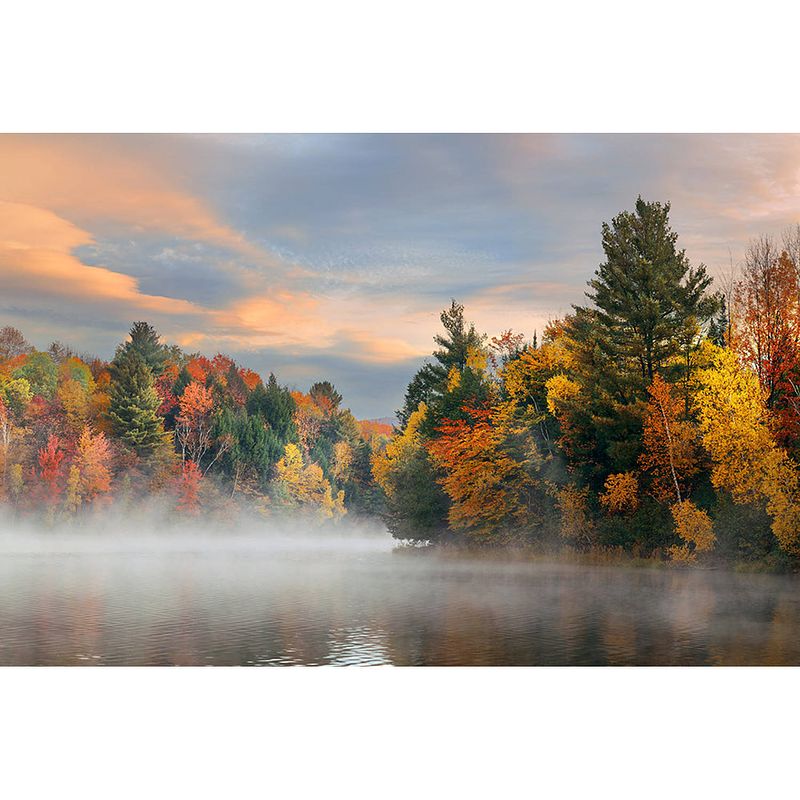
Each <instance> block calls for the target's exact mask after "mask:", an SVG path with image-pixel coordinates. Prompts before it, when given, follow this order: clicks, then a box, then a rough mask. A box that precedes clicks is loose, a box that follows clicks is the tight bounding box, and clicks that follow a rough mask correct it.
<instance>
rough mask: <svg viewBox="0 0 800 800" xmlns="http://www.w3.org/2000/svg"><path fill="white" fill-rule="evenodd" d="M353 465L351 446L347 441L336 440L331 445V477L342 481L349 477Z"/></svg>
mask: <svg viewBox="0 0 800 800" xmlns="http://www.w3.org/2000/svg"><path fill="white" fill-rule="evenodd" d="M352 467H353V447H352V446H351V445H350V443H349V442H345V441H340V442H336V444H335V445H334V446H333V468H332V473H333V477H334V478H335V479H336V480H337V481H339V482H340V483H344V482H345V481H346V480H347V479H348V478H349V477H350V471H351V469H352Z"/></svg>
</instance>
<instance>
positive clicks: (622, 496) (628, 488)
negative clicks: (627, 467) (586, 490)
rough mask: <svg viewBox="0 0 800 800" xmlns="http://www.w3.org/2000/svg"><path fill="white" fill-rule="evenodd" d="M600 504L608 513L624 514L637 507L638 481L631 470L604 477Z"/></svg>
mask: <svg viewBox="0 0 800 800" xmlns="http://www.w3.org/2000/svg"><path fill="white" fill-rule="evenodd" d="M599 500H600V505H601V506H602V507H603V508H604V509H605V510H606V511H607V512H608V513H609V514H625V513H627V512H631V511H636V509H637V508H638V507H639V481H638V479H637V477H636V475H635V474H634V473H633V472H617V473H614V474H613V475H609V476H608V478H606V484H605V487H604V491H603V493H602V494H601V495H600V497H599Z"/></svg>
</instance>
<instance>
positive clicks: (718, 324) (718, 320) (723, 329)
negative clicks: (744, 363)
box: [708, 295, 730, 347]
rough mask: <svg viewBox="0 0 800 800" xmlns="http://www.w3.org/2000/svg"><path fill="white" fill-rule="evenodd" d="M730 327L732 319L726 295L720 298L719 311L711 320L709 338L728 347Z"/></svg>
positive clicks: (720, 345)
mask: <svg viewBox="0 0 800 800" xmlns="http://www.w3.org/2000/svg"><path fill="white" fill-rule="evenodd" d="M729 328H730V319H729V317H728V304H727V303H726V302H725V296H724V295H723V296H722V297H721V298H720V308H719V313H718V314H717V315H716V316H715V317H714V318H713V319H712V320H711V323H710V324H709V326H708V338H709V339H710V340H711V341H712V342H713V343H714V344H715V345H717V347H727V345H728V329H729Z"/></svg>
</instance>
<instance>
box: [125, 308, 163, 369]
mask: <svg viewBox="0 0 800 800" xmlns="http://www.w3.org/2000/svg"><path fill="white" fill-rule="evenodd" d="M126 353H136V354H137V355H138V356H139V357H140V358H141V359H142V360H143V361H144V363H145V364H147V366H148V367H149V368H150V371H151V372H152V373H153V376H154V377H156V378H157V377H158V376H159V375H160V374H161V373H162V372H163V371H164V368H165V366H166V362H167V357H168V355H169V352H168V349H167V348H166V347H165V346H164V345H163V344H162V343H161V337H160V336H159V335H158V332H157V331H156V329H155V328H154V327H153V326H152V325H150V324H149V323H148V322H134V323H133V325H132V326H131V331H130V340H129V341H127V342H124V343H123V344H121V345H120V346H119V347H118V348H117V354H116V357H119V356H121V355H124V354H126ZM116 357H115V360H116Z"/></svg>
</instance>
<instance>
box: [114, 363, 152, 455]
mask: <svg viewBox="0 0 800 800" xmlns="http://www.w3.org/2000/svg"><path fill="white" fill-rule="evenodd" d="M110 372H111V387H110V391H109V407H108V415H107V416H108V419H109V422H110V423H111V430H112V432H113V434H114V436H116V437H117V438H119V439H121V440H122V441H123V442H124V443H125V444H127V445H128V446H130V447H132V448H133V449H134V450H136V452H137V453H138V454H139V455H140V456H146V455H149V454H151V453H152V452H153V451H154V450H155V449H156V447H157V446H158V445H159V443H160V442H161V441H162V433H163V425H162V422H161V418H160V417H159V416H158V414H157V411H158V407H159V406H160V405H161V400H160V398H159V396H158V393H157V392H156V390H155V386H154V382H153V373H152V372H151V371H150V368H149V367H148V366H147V363H146V362H145V361H144V359H143V358H142V357H141V356H140V355H139V354H138V353H137V352H136V351H135V350H134V349H132V348H129V349H127V350H125V349H122V350H121V351H120V353H119V354H118V356H117V357H116V358H115V359H114V361H113V362H112V363H111V368H110Z"/></svg>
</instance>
